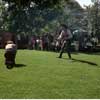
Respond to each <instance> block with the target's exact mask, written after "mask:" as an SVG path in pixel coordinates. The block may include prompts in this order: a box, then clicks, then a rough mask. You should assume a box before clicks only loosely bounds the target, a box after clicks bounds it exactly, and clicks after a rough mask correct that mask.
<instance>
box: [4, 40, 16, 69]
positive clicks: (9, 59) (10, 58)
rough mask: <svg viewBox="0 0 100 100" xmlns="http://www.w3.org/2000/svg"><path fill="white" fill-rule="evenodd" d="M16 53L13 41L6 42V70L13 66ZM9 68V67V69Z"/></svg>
mask: <svg viewBox="0 0 100 100" xmlns="http://www.w3.org/2000/svg"><path fill="white" fill-rule="evenodd" d="M16 52H17V46H16V44H14V43H13V41H7V44H6V46H5V55H4V56H5V64H6V65H7V68H11V67H13V66H14V65H15V57H16ZM9 66H10V67H9Z"/></svg>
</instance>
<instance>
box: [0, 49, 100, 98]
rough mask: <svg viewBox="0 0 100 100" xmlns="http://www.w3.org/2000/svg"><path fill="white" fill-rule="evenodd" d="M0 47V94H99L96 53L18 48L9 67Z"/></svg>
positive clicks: (99, 57) (99, 59)
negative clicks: (67, 53)
mask: <svg viewBox="0 0 100 100" xmlns="http://www.w3.org/2000/svg"><path fill="white" fill-rule="evenodd" d="M3 55H4V50H0V98H7V99H11V98H13V99H18V98H21V99H22V98H23V99H26V98H29V99H31V98H33V99H36V98H41V99H43V98H46V99H48V98H49V99H54V98H56V99H60V98H62V99H64V98H67V99H68V98H76V99H78V98H80V99H82V98H85V99H86V98H87V99H88V98H100V55H99V54H98V55H97V54H92V55H90V54H83V53H79V54H72V56H73V58H74V60H72V61H70V60H68V59H67V58H68V57H67V55H66V54H64V55H63V58H62V59H59V58H57V56H58V53H53V52H42V51H33V50H19V51H18V52H17V56H16V63H17V66H16V67H14V68H13V69H11V70H9V69H7V68H6V67H5V65H4V57H3Z"/></svg>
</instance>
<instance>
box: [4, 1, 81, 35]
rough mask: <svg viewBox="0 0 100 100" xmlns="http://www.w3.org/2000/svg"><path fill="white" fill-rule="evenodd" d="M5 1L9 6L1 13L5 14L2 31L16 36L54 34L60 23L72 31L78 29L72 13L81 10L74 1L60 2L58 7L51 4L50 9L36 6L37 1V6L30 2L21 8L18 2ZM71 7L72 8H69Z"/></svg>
mask: <svg viewBox="0 0 100 100" xmlns="http://www.w3.org/2000/svg"><path fill="white" fill-rule="evenodd" d="M6 1H8V3H9V6H8V7H7V8H6V10H5V11H4V12H3V13H2V14H4V13H5V14H6V15H4V16H3V21H4V23H3V24H2V26H3V30H7V31H10V32H14V33H17V34H19V33H20V34H21V33H25V34H43V33H45V32H55V31H56V29H57V27H58V26H59V24H60V23H67V24H68V25H69V26H70V27H71V28H72V29H73V28H77V27H80V24H79V25H78V22H79V21H77V19H76V17H75V16H74V15H73V12H74V13H75V12H77V11H82V9H81V7H80V6H79V4H78V3H77V2H75V1H74V0H69V1H68V0H66V1H65V0H62V1H60V2H59V3H57V4H58V5H57V4H55V3H54V5H53V4H52V7H51V6H48V7H46V6H40V4H42V3H40V4H38V2H39V1H36V3H37V4H38V6H37V5H35V6H34V3H32V2H31V4H30V5H31V6H28V5H26V6H23V4H22V6H19V5H18V2H19V1H20V0H18V1H17V0H6ZM15 1H16V2H15ZM43 1H45V0H43ZM12 2H14V4H13V3H12ZM20 2H21V1H20ZM34 2H35V1H34ZM41 2H42V1H41ZM49 2H50V0H49ZM15 3H16V5H15ZM48 4H49V3H48ZM72 6H73V8H71V7H72ZM79 20H80V19H79ZM76 26H77V27H76Z"/></svg>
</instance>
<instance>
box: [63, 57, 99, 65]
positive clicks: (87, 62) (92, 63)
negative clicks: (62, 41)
mask: <svg viewBox="0 0 100 100" xmlns="http://www.w3.org/2000/svg"><path fill="white" fill-rule="evenodd" d="M62 59H67V58H62ZM71 60H72V62H81V63H86V64H89V65H92V66H98V64H96V63H94V62H90V61H85V60H79V59H74V58H72V59H71Z"/></svg>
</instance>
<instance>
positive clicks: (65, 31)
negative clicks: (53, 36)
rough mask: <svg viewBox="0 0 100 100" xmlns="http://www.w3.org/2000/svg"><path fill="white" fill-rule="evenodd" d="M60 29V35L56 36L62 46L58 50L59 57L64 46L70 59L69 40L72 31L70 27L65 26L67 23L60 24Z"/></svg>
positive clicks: (70, 39)
mask: <svg viewBox="0 0 100 100" xmlns="http://www.w3.org/2000/svg"><path fill="white" fill-rule="evenodd" d="M61 27H62V28H61V31H60V35H59V37H58V40H61V41H62V46H61V50H60V55H59V58H62V54H63V52H64V49H65V48H66V51H67V53H68V57H69V59H71V58H72V57H71V41H72V33H71V31H70V29H69V28H68V27H67V25H65V24H63V25H61Z"/></svg>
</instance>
